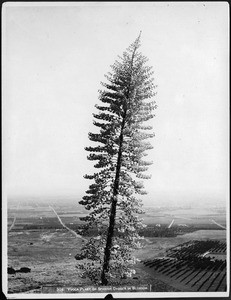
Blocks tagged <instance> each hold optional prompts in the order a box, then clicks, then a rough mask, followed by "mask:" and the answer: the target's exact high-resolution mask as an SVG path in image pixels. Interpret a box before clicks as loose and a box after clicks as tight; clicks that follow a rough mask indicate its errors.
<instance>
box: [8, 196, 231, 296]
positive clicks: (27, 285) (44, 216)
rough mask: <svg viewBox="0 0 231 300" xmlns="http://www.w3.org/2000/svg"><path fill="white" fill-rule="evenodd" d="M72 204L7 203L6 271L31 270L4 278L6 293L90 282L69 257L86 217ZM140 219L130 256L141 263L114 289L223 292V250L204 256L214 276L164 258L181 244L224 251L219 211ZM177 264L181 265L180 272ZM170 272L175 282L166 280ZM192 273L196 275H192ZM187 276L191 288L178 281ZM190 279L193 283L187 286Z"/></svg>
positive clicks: (149, 213) (157, 211)
mask: <svg viewBox="0 0 231 300" xmlns="http://www.w3.org/2000/svg"><path fill="white" fill-rule="evenodd" d="M76 203H77V201H65V202H64V201H61V202H60V201H59V202H56V201H55V200H54V199H53V200H52V201H44V202H36V201H31V202H30V201H26V202H23V201H20V202H18V203H14V202H9V204H8V267H12V268H14V269H16V270H18V269H20V268H21V267H28V268H30V269H31V272H30V273H20V272H19V273H18V272H16V273H15V274H8V291H9V293H20V292H27V293H30V292H32V293H39V292H41V287H42V286H44V285H54V286H55V285H56V286H57V285H60V286H62V285H70V286H75V285H90V284H91V283H90V282H89V281H87V280H86V279H84V280H83V279H81V278H80V276H79V273H78V270H77V268H76V264H77V261H76V260H75V255H76V254H77V253H78V251H79V249H80V247H81V245H82V243H84V239H82V238H81V237H80V236H78V234H77V233H78V229H79V228H81V226H82V225H83V224H84V222H83V221H81V220H80V217H81V216H84V215H86V213H87V212H86V211H85V210H84V209H83V208H82V207H80V206H78V204H76ZM55 212H56V213H57V215H58V216H59V218H60V220H61V222H62V224H61V222H60V220H59V219H58V217H57V215H56V214H55ZM142 217H143V218H144V223H146V224H147V227H146V228H147V229H146V231H145V232H142V233H141V235H143V236H144V239H143V240H142V243H143V248H142V249H139V250H137V251H135V253H134V255H135V256H136V257H137V258H139V259H140V260H141V262H140V263H138V264H137V265H136V266H135V270H136V274H135V275H134V277H132V278H127V279H124V280H122V281H121V282H120V283H119V284H120V285H124V284H136V285H137V284H146V283H149V284H151V285H152V291H156V292H170V291H171V292H174V291H198V289H199V291H207V290H208V291H213V290H214V291H215V290H216V289H217V291H224V290H225V288H226V285H225V283H226V277H225V276H226V265H225V262H226V252H225V251H223V252H221V253H220V252H216V251H215V252H214V251H210V253H209V254H206V255H205V257H206V258H205V260H208V261H209V260H213V259H214V260H217V261H220V265H219V267H218V269H217V270H215V271H216V272H215V273H214V272H213V271H214V270H213V269H212V267H211V268H210V267H209V266H208V269H206V270H207V271H206V270H205V271H206V272H207V273H205V271H204V273H205V274H204V276H202V274H203V273H202V272H201V273H200V272H199V270H196V269H195V270H194V267H193V266H190V265H189V266H187V262H185V261H180V262H179V261H176V260H177V259H178V258H176V257H175V258H174V257H172V256H171V255H170V256H169V253H170V252H171V248H173V247H176V246H178V245H182V244H184V243H187V242H188V243H192V244H193V243H194V242H195V243H196V241H197V242H198V243H199V242H206V241H207V243H208V241H211V240H213V241H214V242H215V243H223V244H222V245H223V246H224V247H225V245H226V230H225V226H226V218H225V210H221V209H220V208H219V209H216V208H214V207H213V208H210V209H205V210H200V211H199V212H198V211H197V210H196V209H184V208H180V207H178V208H171V209H167V208H166V207H165V208H151V209H150V208H147V209H146V213H145V214H144V215H142ZM63 225H64V226H66V227H64V226H63ZM84 238H85V239H87V238H88V237H87V236H86V237H84ZM217 245H218V244H217ZM224 247H223V248H224ZM210 250H211V249H210ZM169 251H170V252H169ZM164 260H165V261H164ZM148 261H149V262H150V263H152V262H153V263H154V262H155V263H156V264H157V265H158V263H157V262H161V263H163V266H162V268H161V265H160V267H159V268H154V267H153V268H149V267H148V266H146V265H145V264H147V262H148ZM155 263H154V265H155ZM174 263H175V266H176V267H174ZM180 263H181V264H183V266H182V268H183V269H182V272H181V270H180V268H179V266H180ZM177 264H178V265H177ZM217 266H218V265H217ZM174 268H175V269H174ZM177 268H178V269H177ZM209 268H210V269H209ZM214 268H215V265H214ZM222 268H223V269H222ZM165 271H166V272H165ZM178 271H179V273H177V272H178ZM187 271H188V273H187ZM174 272H175V273H176V275H178V276H179V278H176V277H177V276H175V277H174V276H172V275H174V274H175V273H174ZM197 272H199V273H198V274H199V275H196V273H197ZM181 273H182V277H180V274H181ZM212 273H213V274H212ZM187 274H188V275H189V276H190V277H189V278H193V276H195V277H194V279H195V280H194V279H192V280H194V281H193V282H192V284H191V285H189V284H186V282H185V281H184V279H183V278H184V277H186V276H187ZM200 274H201V275H200ZM210 275H211V276H210ZM200 276H201V279H200ZM178 279H179V280H178ZM181 280H182V281H181ZM195 281H197V282H196V283H195V285H194V286H192V285H193V283H194V282H195ZM203 282H204V283H203ZM117 284H118V282H117ZM218 286H219V287H218Z"/></svg>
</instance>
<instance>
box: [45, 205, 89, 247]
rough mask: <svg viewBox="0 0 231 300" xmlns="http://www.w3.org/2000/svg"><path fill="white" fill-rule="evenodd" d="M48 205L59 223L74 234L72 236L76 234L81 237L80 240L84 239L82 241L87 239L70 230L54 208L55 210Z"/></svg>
mask: <svg viewBox="0 0 231 300" xmlns="http://www.w3.org/2000/svg"><path fill="white" fill-rule="evenodd" d="M49 207H50V208H51V209H52V210H53V212H54V213H55V215H56V217H57V218H58V220H59V222H60V224H61V225H62V226H63V227H64V228H66V229H67V230H68V231H70V232H71V233H72V234H74V236H76V237H77V238H79V239H82V240H84V241H87V239H85V238H84V237H82V236H81V235H80V234H78V233H76V232H75V231H74V230H72V229H71V228H69V227H67V226H66V225H65V224H64V223H63V221H62V220H61V218H60V216H59V215H58V214H57V212H56V210H55V209H54V208H53V207H52V206H49Z"/></svg>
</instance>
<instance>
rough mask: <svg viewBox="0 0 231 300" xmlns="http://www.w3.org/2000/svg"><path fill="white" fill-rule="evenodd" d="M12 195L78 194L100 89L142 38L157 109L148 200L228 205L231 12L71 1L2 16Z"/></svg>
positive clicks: (222, 7) (212, 6)
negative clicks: (116, 64)
mask: <svg viewBox="0 0 231 300" xmlns="http://www.w3.org/2000/svg"><path fill="white" fill-rule="evenodd" d="M3 17H4V19H3V26H4V27H3V38H4V45H3V51H4V52H3V63H4V68H3V75H4V82H3V101H4V102H3V109H4V114H3V118H4V119H3V122H4V123H3V130H4V136H3V138H4V145H5V148H4V150H5V151H4V153H5V154H4V163H5V176H4V178H5V184H6V190H7V193H8V194H25V193H26V194H42V195H45V194H46V193H49V194H54V195H56V194H73V193H74V194H76V195H78V196H83V195H84V191H85V190H86V189H87V188H88V185H89V183H90V181H88V180H86V179H83V175H84V174H86V173H90V174H91V173H92V172H94V168H93V163H92V162H89V161H87V158H86V156H87V152H86V151H85V150H84V147H85V146H87V145H89V141H88V132H89V131H97V128H94V126H93V125H92V120H93V117H92V113H93V112H94V111H95V109H94V105H95V104H96V103H97V102H98V89H99V88H101V86H100V81H104V80H105V78H104V74H106V73H107V72H108V71H110V65H111V64H113V63H114V61H115V59H116V58H117V55H120V54H122V52H123V51H124V50H125V49H126V48H127V47H128V46H129V45H130V44H131V43H132V42H133V41H134V40H135V39H136V37H137V36H138V34H139V32H140V30H142V37H141V43H142V46H141V48H140V50H141V52H142V53H143V54H144V55H146V56H147V57H148V58H149V65H152V66H153V67H154V71H155V79H156V84H157V85H158V89H157V92H158V94H157V96H156V97H155V100H156V101H157V104H158V109H157V110H156V118H155V119H154V120H153V126H154V131H155V134H156V137H155V138H154V139H152V141H151V142H152V144H153V145H154V149H153V150H152V151H150V152H149V158H150V160H153V161H154V164H153V165H152V166H151V167H150V173H151V174H152V179H151V180H148V181H145V187H146V189H147V191H148V192H149V194H148V196H145V198H144V199H146V200H152V199H153V200H154V201H155V202H158V201H163V200H164V199H168V200H171V201H176V199H184V200H185V201H187V200H188V201H189V200H190V201H191V200H192V199H195V201H201V200H202V199H204V200H206V199H207V200H208V199H211V200H215V201H221V200H224V199H225V195H226V194H227V188H228V114H229V104H228V101H229V99H228V96H229V95H228V63H229V61H228V4H227V3H225V2H220V3H219V2H217V3H209V2H205V3H203V2H199V3H195V2H191V3H190V2H185V3H174V2H173V3H167V2H163V3H154V2H153V3H141V2H139V3H136V2H134V3H127V4H126V3H125V4H124V3H120V2H118V3H116V2H114V3H101V2H96V3H86V2H85V3H82V4H81V3H71V4H70V5H69V6H68V5H67V4H66V3H64V2H63V3H62V4H59V3H58V2H57V3H56V6H54V4H53V6H45V3H41V4H40V6H35V5H33V6H32V4H30V6H28V4H27V6H18V3H17V2H15V3H14V6H10V4H9V3H8V5H7V6H5V7H4V8H3Z"/></svg>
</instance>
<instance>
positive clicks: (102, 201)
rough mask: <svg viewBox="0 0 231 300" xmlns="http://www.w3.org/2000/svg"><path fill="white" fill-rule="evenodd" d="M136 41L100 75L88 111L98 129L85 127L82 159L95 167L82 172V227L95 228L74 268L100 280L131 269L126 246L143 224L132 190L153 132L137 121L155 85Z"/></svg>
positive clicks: (150, 104) (146, 113) (145, 114)
mask: <svg viewBox="0 0 231 300" xmlns="http://www.w3.org/2000/svg"><path fill="white" fill-rule="evenodd" d="M139 47H140V35H139V37H138V38H137V39H136V40H135V42H134V43H132V44H131V45H130V46H129V47H128V49H127V50H126V51H125V52H124V53H123V55H122V57H119V60H116V61H115V63H114V64H113V65H112V66H111V68H112V72H111V73H108V75H106V78H107V80H108V83H102V85H103V86H104V88H105V89H104V90H103V91H102V90H101V91H100V96H99V100H100V101H101V102H102V104H103V105H98V104H96V108H97V109H98V110H99V113H98V114H93V116H94V121H93V122H94V125H95V126H97V127H99V128H100V132H99V133H89V139H90V140H91V141H93V142H97V145H96V146H94V147H92V146H90V147H86V148H85V149H86V150H87V151H88V152H90V154H89V155H88V159H89V160H95V161H97V162H96V164H95V165H94V167H95V168H96V169H99V171H98V172H97V173H94V174H93V175H85V178H87V179H91V180H93V181H94V183H93V184H91V185H90V186H89V189H88V190H87V191H86V194H87V195H86V196H84V197H83V198H82V200H81V201H80V204H82V205H84V206H85V208H86V209H87V210H91V212H90V213H89V215H88V216H86V217H84V218H82V220H84V221H86V223H87V228H88V229H90V228H95V229H97V230H98V236H97V237H93V238H90V239H89V241H88V242H87V243H86V244H85V245H84V246H83V247H82V250H81V251H82V252H81V257H82V258H87V261H86V262H85V264H80V265H79V268H80V269H81V270H82V276H83V277H90V278H91V279H92V280H93V281H94V282H95V283H101V284H103V285H107V284H108V280H110V279H112V278H113V277H117V278H118V275H119V276H120V277H126V276H131V274H132V273H133V272H134V270H133V269H132V265H133V264H134V263H135V262H136V259H135V258H134V257H133V256H132V252H133V251H134V249H136V248H137V247H139V246H140V243H139V239H140V237H139V235H138V231H139V229H141V228H143V226H144V225H143V224H142V220H141V219H139V218H138V216H137V214H139V213H142V210H141V206H142V203H141V200H139V199H137V198H136V197H135V194H140V195H143V194H145V193H146V192H145V191H144V190H143V183H142V181H137V180H136V178H139V179H145V178H150V176H149V175H145V174H143V172H145V171H146V170H147V169H148V165H150V164H151V163H152V162H148V161H145V160H143V157H144V156H146V155H147V154H146V152H145V151H146V150H149V149H152V148H153V147H152V146H151V144H150V143H149V142H148V141H146V140H147V139H148V138H152V137H153V136H154V134H153V133H147V132H146V131H147V130H152V127H151V126H145V125H143V123H144V122H145V121H148V120H149V119H151V118H153V117H154V115H153V114H152V111H153V110H154V109H155V108H156V104H155V101H150V98H152V97H153V96H154V95H155V93H154V92H153V90H154V89H155V87H156V86H155V85H154V84H153V80H154V79H153V78H152V77H151V76H152V74H153V72H152V71H151V70H152V67H148V66H146V62H147V61H148V59H147V58H146V57H145V56H143V55H142V54H141V53H140V52H138V49H139ZM89 260H91V262H89Z"/></svg>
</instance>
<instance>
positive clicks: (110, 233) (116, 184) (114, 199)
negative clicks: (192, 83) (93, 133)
mask: <svg viewBox="0 0 231 300" xmlns="http://www.w3.org/2000/svg"><path fill="white" fill-rule="evenodd" d="M124 123H125V116H124V119H123V123H122V127H121V133H120V143H119V152H118V158H117V165H116V176H115V182H114V188H113V196H112V204H111V212H110V218H109V227H108V234H107V242H106V247H105V250H104V263H103V270H102V274H101V283H102V285H107V283H108V281H107V278H106V273H107V272H108V268H109V261H110V256H111V246H112V238H113V235H114V227H115V217H116V204H117V195H118V189H119V177H120V168H121V159H122V145H123V128H124Z"/></svg>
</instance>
